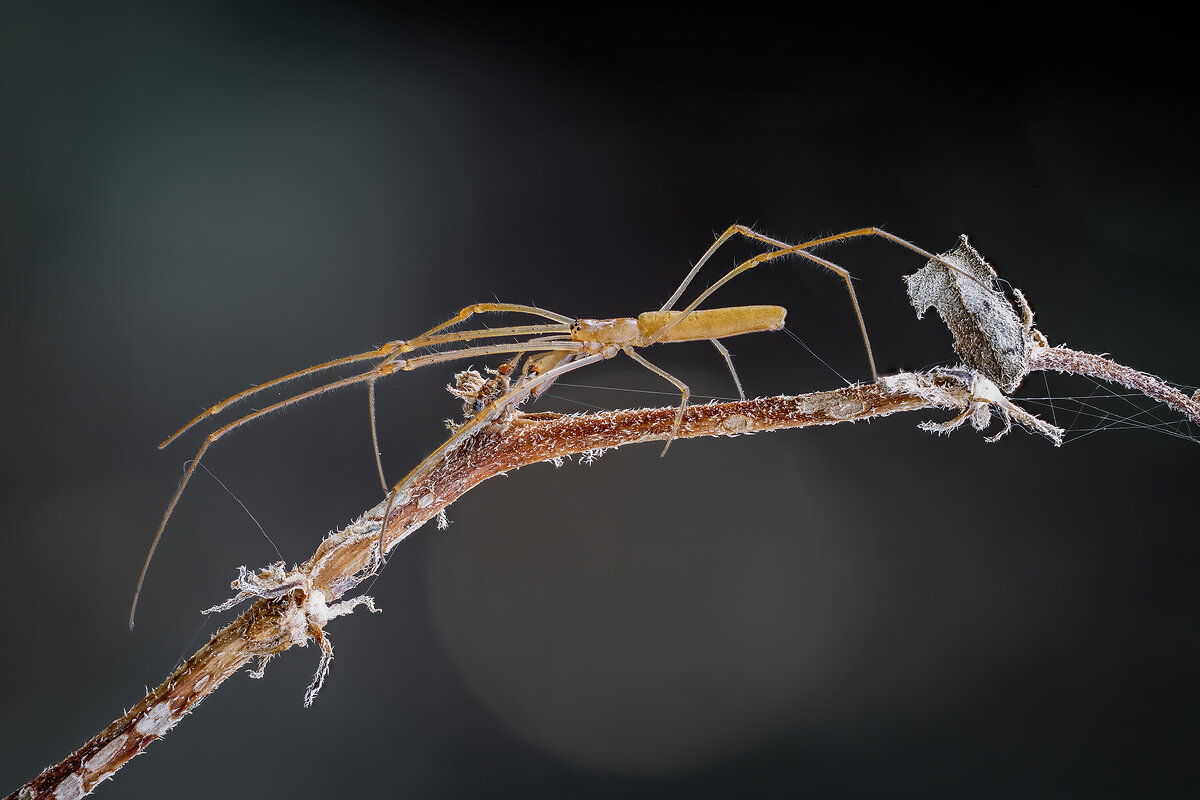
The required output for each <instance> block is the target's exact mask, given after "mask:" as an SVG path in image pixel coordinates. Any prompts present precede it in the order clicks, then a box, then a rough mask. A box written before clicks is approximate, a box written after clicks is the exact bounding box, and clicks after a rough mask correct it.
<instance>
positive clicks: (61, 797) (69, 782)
mask: <svg viewBox="0 0 1200 800" xmlns="http://www.w3.org/2000/svg"><path fill="white" fill-rule="evenodd" d="M83 795H84V791H83V778H81V777H80V776H79V775H76V774H75V773H74V772H72V773H71V774H70V775H68V776H67V777H65V778H63V779H62V780H61V781H59V782H58V785H57V786H55V787H54V800H76V798H79V797H83Z"/></svg>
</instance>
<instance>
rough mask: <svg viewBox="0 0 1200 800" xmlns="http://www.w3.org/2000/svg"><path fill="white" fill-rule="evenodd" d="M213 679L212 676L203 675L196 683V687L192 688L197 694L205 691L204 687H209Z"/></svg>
mask: <svg viewBox="0 0 1200 800" xmlns="http://www.w3.org/2000/svg"><path fill="white" fill-rule="evenodd" d="M211 677H212V676H211V675H202V676H201V677H200V680H198V681H196V685H195V686H193V687H192V688H193V690H195V691H197V692H201V691H204V687H205V686H208V681H209V679H210V678H211Z"/></svg>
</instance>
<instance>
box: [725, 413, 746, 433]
mask: <svg viewBox="0 0 1200 800" xmlns="http://www.w3.org/2000/svg"><path fill="white" fill-rule="evenodd" d="M753 424H754V421H753V420H751V419H750V418H749V417H747V416H746V415H745V414H731V415H729V416H728V417H726V418H725V419H723V420H721V430H723V431H725V433H728V434H729V435H731V436H736V435H737V434H739V433H745V432H746V431H748V430H750V426H751V425H753Z"/></svg>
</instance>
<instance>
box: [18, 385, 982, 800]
mask: <svg viewBox="0 0 1200 800" xmlns="http://www.w3.org/2000/svg"><path fill="white" fill-rule="evenodd" d="M970 403H971V399H970V397H969V391H968V389H967V386H966V385H965V383H964V382H962V380H961V379H960V378H958V377H955V376H949V375H932V374H930V375H926V374H902V375H898V376H894V377H893V378H891V379H885V380H884V381H882V382H881V383H878V384H870V385H859V386H849V387H846V388H844V389H840V390H838V391H832V392H817V393H813V394H805V395H798V396H785V397H769V398H764V399H759V400H747V401H742V402H736V403H721V404H716V405H707V406H693V407H691V408H689V409H688V410H687V413H686V415H685V416H684V420H683V425H682V428H681V430H680V431H679V434H678V435H679V437H682V438H690V437H694V436H736V435H739V434H746V433H755V432H759V431H770V430H781V429H784V428H802V427H808V426H812V425H833V424H837V423H839V422H853V421H856V420H863V419H871V418H873V417H881V416H886V415H889V414H895V413H898V412H902V411H916V410H919V409H926V408H938V407H941V408H949V409H953V410H955V411H960V412H961V411H963V410H965V409H967V408H968V407H969V406H970ZM676 411H677V409H676V407H674V406H672V407H668V408H655V409H641V410H618V411H607V412H601V413H597V414H587V415H582V416H560V415H556V414H529V415H522V414H517V415H515V416H514V418H513V419H512V420H511V421H509V422H507V423H504V424H500V423H497V424H494V425H491V426H482V427H480V428H479V429H478V430H477V431H476V432H475V433H474V434H473V435H471V436H470V437H468V438H466V439H464V440H463V441H462V442H460V443H459V445H458V446H457V447H455V448H454V449H453V450H451V451H450V452H448V453H447V454H446V456H445V457H444V458H442V459H441V460H438V461H436V462H431V463H430V464H428V465H426V466H425V468H424V469H423V470H422V471H421V472H419V473H417V474H415V475H413V476H412V477H411V478H410V480H409V481H408V482H407V485H406V493H405V494H406V495H407V497H405V496H404V495H401V498H400V500H398V501H397V502H396V503H395V504H394V507H393V508H392V510H391V513H390V514H389V518H388V521H387V526H386V531H385V532H384V535H385V541H386V546H387V548H388V549H390V548H391V547H394V546H395V545H396V544H397V543H398V542H399V541H400V540H402V539H403V538H404V537H406V536H408V535H409V534H410V533H412V532H413V531H415V530H416V529H417V528H419V527H421V525H423V524H424V523H426V522H428V521H429V520H430V519H432V518H434V517H436V516H437V515H438V514H440V513H441V512H442V511H443V510H444V509H445V508H446V507H447V506H449V505H450V504H451V503H453V502H454V501H455V500H457V499H458V498H459V497H461V496H462V495H463V494H464V493H465V492H467V491H468V490H470V489H471V488H472V487H474V486H476V485H478V484H479V483H481V482H483V481H485V480H487V479H488V478H491V477H494V476H496V475H500V474H503V473H505V472H508V471H509V470H513V469H517V468H519V467H523V466H526V465H529V464H534V463H537V462H540V461H552V460H554V459H557V458H562V457H565V456H569V455H573V454H578V453H587V452H589V451H596V450H602V449H608V448H614V447H620V446H622V445H626V444H633V443H636V442H646V441H656V440H663V439H666V438H667V437H668V436H669V435H670V431H671V428H672V425H673V423H674V420H675V414H676ZM385 508H386V504H385V503H380V504H379V505H378V506H376V507H375V508H373V509H371V510H370V511H367V512H366V513H365V514H364V515H363V516H362V518H361V519H359V520H358V521H356V522H355V523H353V524H351V525H349V526H347V527H346V528H344V529H343V530H341V531H338V532H337V533H334V534H332V535H331V536H329V537H327V538H326V539H325V540H324V541H323V542H321V544H320V546H319V547H318V548H317V551H316V553H314V554H313V556H312V558H310V559H309V560H308V561H306V562H305V563H304V564H301V565H300V566H299V567H297V568H296V569H295V570H292V571H291V572H287V573H284V571H283V569H282V565H276V566H274V567H272V568H268V569H267V570H263V571H262V572H260V573H257V574H251V573H248V572H246V571H244V570H243V572H242V575H241V576H240V577H239V579H238V581H235V582H234V586H235V588H238V589H240V590H241V591H240V592H239V595H238V597H239V598H246V597H251V596H260V597H261V598H262V599H259V600H258V601H257V602H255V603H254V604H253V605H251V606H250V608H248V609H246V610H245V611H244V612H243V613H242V614H241V615H240V616H239V617H238V618H237V619H236V620H234V621H233V622H232V623H230V624H229V625H227V626H226V627H225V628H223V629H222V630H221V631H220V632H218V633H217V634H216V635H215V636H214V637H213V638H212V639H211V640H210V641H209V642H208V643H207V644H206V645H204V646H203V647H202V648H200V650H199V651H198V652H197V653H196V654H195V655H194V656H192V657H191V658H189V659H188V660H187V661H186V662H185V663H184V664H183V665H182V666H180V667H179V668H178V669H177V670H175V672H173V673H172V674H171V675H170V676H169V677H168V678H167V679H166V680H165V681H163V683H162V684H161V685H160V686H159V687H157V688H156V689H154V690H152V691H151V692H150V693H149V694H147V695H146V697H145V698H144V699H143V700H142V701H141V702H140V703H138V704H137V705H135V706H134V707H133V708H131V709H130V710H129V711H128V712H127V713H126V714H124V715H123V716H122V717H121V718H120V719H118V720H116V721H115V722H113V723H112V724H111V725H109V726H108V727H107V728H106V729H104V731H102V732H101V733H100V734H99V735H97V736H96V737H94V738H93V739H92V740H91V741H89V742H87V743H86V744H85V745H83V746H82V747H80V748H79V749H78V750H76V751H75V752H74V753H72V754H71V755H70V756H68V757H67V758H65V759H63V761H61V762H60V763H58V764H56V765H54V766H51V767H48V768H47V769H46V770H44V771H43V772H42V773H41V774H40V775H38V776H37V777H36V778H34V779H33V780H32V781H30V782H29V783H27V784H26V785H25V786H23V787H21V788H20V789H19V790H17V791H16V792H14V793H13V794H11V795H9V797H8V798H7V800H15V799H16V798H20V800H33V799H34V798H48V799H49V798H55V799H56V800H73V798H78V797H82V796H84V795H86V794H88V793H90V792H91V791H92V789H94V788H95V787H96V786H97V785H98V784H100V783H101V782H103V781H105V780H107V779H108V778H110V777H112V776H113V774H114V773H116V771H117V770H118V769H120V768H121V767H122V766H123V765H124V764H125V763H127V762H128V761H129V760H130V759H132V758H133V757H134V756H136V755H138V754H140V753H141V752H142V751H143V750H145V749H146V747H147V746H149V745H150V743H151V742H153V741H155V740H157V739H159V738H161V737H162V736H163V735H165V734H166V733H167V731H169V730H170V729H171V728H172V727H173V726H174V725H175V724H176V723H177V722H179V720H181V719H182V718H183V717H184V716H186V715H187V714H189V713H191V711H192V710H193V709H194V708H195V707H196V706H197V705H199V704H200V702H201V701H202V700H203V699H204V698H205V697H207V696H208V695H209V694H210V693H212V692H213V691H215V690H216V689H217V687H218V686H220V685H221V683H222V682H223V681H225V679H227V678H229V677H230V676H232V675H233V674H234V673H235V672H236V671H237V670H238V669H240V668H242V667H243V666H245V665H246V664H247V663H249V662H250V661H251V660H252V659H254V658H258V659H259V670H260V671H261V669H262V667H263V665H265V662H266V661H267V660H268V659H269V658H271V657H272V656H274V655H276V654H278V653H282V652H283V651H285V650H287V649H289V648H291V647H293V646H296V645H299V646H302V647H303V646H305V645H307V643H308V641H309V640H310V639H312V640H316V641H317V643H318V644H319V645H320V646H321V648H322V651H323V655H322V660H321V665H322V666H321V670H320V671H319V672H318V676H317V678H316V679H315V680H314V685H313V686H312V687H310V692H309V695H307V696H306V702H307V701H311V696H312V695H313V694H315V690H316V689H317V688H319V681H320V680H321V679H323V677H324V670H325V669H326V668H327V666H328V661H329V659H330V658H332V647H331V646H330V644H329V640H328V637H327V636H326V635H325V634H324V630H323V629H324V626H325V623H326V622H327V621H328V620H329V619H331V618H333V617H335V616H339V615H340V614H341V613H346V612H347V611H348V610H350V609H351V608H352V606H353V604H356V602H358V601H359V599H358V598H356V599H353V600H349V601H345V602H342V603H336V604H334V605H333V606H332V607H331V606H330V605H329V603H330V602H332V601H334V600H337V599H338V598H340V597H342V596H344V595H345V594H346V593H347V592H349V591H351V590H352V589H354V588H355V587H356V586H358V585H359V584H360V583H361V582H362V581H363V580H365V579H366V578H367V577H369V576H370V575H371V574H373V573H372V572H371V570H370V568H371V566H372V555H373V553H375V552H377V550H376V548H377V545H378V541H379V527H380V523H381V519H382V517H383V514H384V513H385ZM260 674H261V673H260Z"/></svg>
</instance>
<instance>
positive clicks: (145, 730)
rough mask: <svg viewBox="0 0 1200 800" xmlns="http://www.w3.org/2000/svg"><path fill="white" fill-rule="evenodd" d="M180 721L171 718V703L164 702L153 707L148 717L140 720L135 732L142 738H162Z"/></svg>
mask: <svg viewBox="0 0 1200 800" xmlns="http://www.w3.org/2000/svg"><path fill="white" fill-rule="evenodd" d="M178 721H179V720H177V719H173V718H172V717H171V703H170V701H167V700H163V701H162V702H161V703H158V704H156V705H155V706H153V707H152V708H151V709H150V710H149V711H147V712H146V715H145V716H144V717H142V718H141V719H139V720H138V722H137V725H136V726H134V730H136V731H137V732H138V733H140V734H141V735H142V736H162V735H163V734H165V733H166V732H167V731H169V730H171V728H173V727H174V726H175V723H176V722H178Z"/></svg>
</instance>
